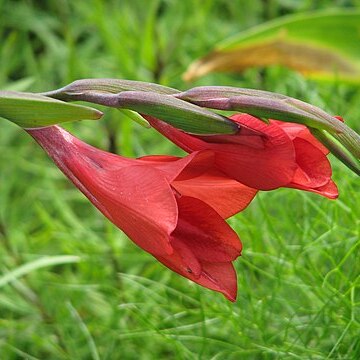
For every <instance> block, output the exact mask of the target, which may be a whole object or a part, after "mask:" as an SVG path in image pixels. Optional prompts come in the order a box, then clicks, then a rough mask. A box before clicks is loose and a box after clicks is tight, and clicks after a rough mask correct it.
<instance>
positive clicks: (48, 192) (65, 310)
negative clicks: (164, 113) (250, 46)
mask: <svg viewBox="0 0 360 360" xmlns="http://www.w3.org/2000/svg"><path fill="white" fill-rule="evenodd" d="M146 4H148V5H147V6H148V8H147V9H146V11H144V1H141V0H132V1H123V2H116V1H109V2H103V1H100V0H89V1H87V2H85V1H76V2H75V1H66V0H64V1H61V2H59V1H55V0H54V1H52V0H51V1H47V2H36V1H18V2H12V1H8V0H0V9H1V10H2V11H1V12H0V24H1V25H0V39H1V47H0V59H1V67H0V85H1V88H2V89H8V88H12V89H18V90H28V91H45V90H49V89H52V88H55V87H59V86H62V85H64V84H66V83H68V82H70V81H72V80H75V79H77V78H84V77H118V78H128V79H138V80H144V81H155V82H159V83H162V84H164V85H169V86H174V87H178V88H180V89H185V88H187V87H190V86H194V85H200V84H214V85H215V84H216V85H220V84H221V85H234V86H239V87H256V88H261V89H266V90H271V91H277V92H282V93H286V94H288V95H290V96H295V97H298V98H300V99H303V100H305V101H308V102H311V103H314V104H316V105H319V106H321V107H323V108H324V109H326V110H327V111H329V112H331V113H334V114H341V115H343V116H344V118H345V119H347V121H348V123H349V125H350V126H352V127H353V128H354V129H356V130H357V131H358V132H359V131H360V126H359V122H358V119H359V118H360V107H359V103H360V91H359V89H357V88H353V87H350V86H348V85H344V84H341V83H333V84H319V83H314V82H312V81H309V80H306V79H304V78H303V77H302V76H300V75H298V74H296V73H293V72H291V71H289V70H286V69H283V68H278V67H273V68H271V69H267V70H263V71H258V70H249V71H247V72H246V73H245V74H243V75H219V74H216V75H209V76H207V77H206V78H203V79H200V80H198V81H197V82H196V83H194V84H184V83H183V82H182V80H181V74H182V73H183V71H184V70H185V68H186V66H187V65H188V64H189V63H190V62H191V61H192V60H193V59H194V58H196V57H198V56H201V55H202V54H204V53H206V52H207V51H208V50H209V49H210V48H211V46H212V44H213V43H215V42H217V41H219V40H220V39H222V38H224V37H226V36H228V35H231V34H233V33H235V32H237V31H239V30H241V29H245V28H248V27H250V26H252V25H255V24H258V23H261V22H262V21H264V20H265V19H269V18H273V17H277V16H281V15H283V14H285V13H290V12H295V11H299V10H310V9H313V8H314V7H315V5H313V4H311V3H310V2H307V1H299V2H290V1H287V2H285V1H278V2H275V1H260V0H257V1H251V2H248V1H226V0H218V1H214V0H204V1H187V0H186V1H185V0H183V1H179V2H178V1H171V0H168V1H148V2H146ZM334 4H335V5H338V6H351V5H352V6H360V4H359V2H357V1H346V2H345V1H336V2H334V1H331V2H330V1H325V0H324V1H321V2H319V4H318V6H317V7H324V8H325V7H327V6H329V5H334ZM67 128H68V129H70V130H72V131H73V132H74V133H75V134H76V135H77V136H79V137H80V138H82V139H84V140H86V141H88V142H90V143H91V144H94V145H97V146H99V147H101V148H104V149H105V148H112V149H115V150H116V151H117V152H119V153H122V154H123V155H126V156H140V155H143V154H152V153H173V154H181V152H179V150H177V149H176V148H175V147H174V146H173V145H171V144H170V143H169V142H167V141H166V140H165V139H162V138H161V137H160V136H159V135H157V134H156V133H155V132H154V131H152V130H145V129H143V128H141V127H139V126H138V125H137V124H133V123H130V122H129V121H128V120H126V119H124V118H122V117H121V115H120V114H119V113H118V112H117V111H115V110H113V111H108V110H106V116H105V118H104V120H102V121H100V122H82V123H75V124H70V125H67ZM0 153H1V160H0V169H1V170H0V257H1V266H0V354H1V358H2V359H9V360H12V359H93V360H97V359H102V360H106V359H168V358H175V359H358V358H360V276H359V274H360V262H359V258H360V197H359V190H360V188H359V181H358V178H357V177H356V176H355V175H353V174H352V173H350V171H349V170H347V169H346V168H345V167H344V166H343V165H342V164H340V163H339V162H338V161H337V160H336V159H334V158H332V159H331V161H332V164H333V168H334V179H335V181H336V182H337V184H338V186H339V189H340V193H341V195H340V198H339V199H338V200H337V201H329V200H327V199H324V198H321V197H320V196H317V195H315V194H310V193H304V192H300V191H295V190H290V189H280V190H277V191H273V192H266V193H265V192H263V193H260V194H259V196H258V197H257V198H256V199H255V200H254V202H253V203H252V204H251V205H250V206H249V207H248V209H247V210H246V211H244V212H243V213H241V214H238V215H237V216H235V217H234V218H232V219H231V220H230V223H231V225H232V226H233V227H234V228H235V229H236V231H237V232H238V233H239V235H240V237H241V239H242V241H243V244H244V251H243V256H242V257H241V258H240V259H239V260H237V261H236V268H237V272H238V274H239V276H238V277H239V280H238V286H239V296H238V301H237V302H236V303H235V304H232V303H230V302H228V301H226V300H225V299H224V298H223V297H222V296H221V295H220V294H216V293H213V292H211V291H209V290H206V289H203V288H200V287H199V286H196V285H195V284H192V283H189V282H188V281H187V280H185V279H183V278H180V277H179V276H177V275H175V274H173V273H171V272H170V271H169V270H167V269H166V268H164V267H163V266H162V265H160V264H158V263H157V262H156V261H154V259H153V258H152V257H151V256H150V255H148V254H146V253H144V252H143V251H141V250H139V249H138V248H137V247H136V246H135V245H133V244H132V243H131V242H130V241H129V240H128V239H127V238H126V236H125V235H124V234H123V233H121V232H120V231H119V230H118V229H117V228H115V227H114V226H113V225H111V224H110V223H109V221H107V220H106V219H105V218H103V217H102V216H101V215H100V214H99V213H98V212H97V211H96V210H95V209H94V208H93V207H92V206H91V205H90V204H89V203H88V202H87V200H86V199H85V198H84V197H83V196H82V195H81V194H80V193H79V192H78V191H77V190H76V189H75V188H73V187H72V186H71V184H69V183H68V181H67V180H66V179H65V178H64V176H63V175H62V174H61V173H60V172H59V171H58V169H57V168H56V167H55V166H54V165H53V164H52V163H51V162H50V160H49V159H47V157H46V156H45V154H44V153H43V152H42V151H41V149H40V148H39V147H37V146H36V145H35V143H34V142H33V141H32V140H31V139H30V137H28V136H27V135H26V134H25V133H24V132H22V131H20V130H19V129H18V128H17V127H15V126H14V125H12V124H11V123H8V122H6V121H1V131H0Z"/></svg>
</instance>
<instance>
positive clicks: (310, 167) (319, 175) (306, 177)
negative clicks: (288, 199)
mask: <svg viewBox="0 0 360 360" xmlns="http://www.w3.org/2000/svg"><path fill="white" fill-rule="evenodd" d="M294 146H295V151H296V162H297V164H298V166H299V168H300V169H301V171H297V172H296V173H295V176H294V179H293V181H292V182H291V184H292V185H294V184H299V185H302V186H304V187H309V188H318V187H320V186H323V185H326V184H327V183H328V182H329V180H330V178H331V175H332V170H331V165H330V163H329V160H328V159H327V157H326V156H325V154H324V153H323V152H322V151H321V150H319V149H318V148H317V147H315V146H313V145H312V144H311V143H309V142H308V141H306V140H303V139H301V138H295V139H294Z"/></svg>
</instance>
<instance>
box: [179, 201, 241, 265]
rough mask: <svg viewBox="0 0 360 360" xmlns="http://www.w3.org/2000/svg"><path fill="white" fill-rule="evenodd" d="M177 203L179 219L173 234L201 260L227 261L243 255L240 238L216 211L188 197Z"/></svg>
mask: <svg viewBox="0 0 360 360" xmlns="http://www.w3.org/2000/svg"><path fill="white" fill-rule="evenodd" d="M177 202H178V209H179V218H178V225H177V227H176V229H175V231H174V232H173V233H172V237H173V238H177V239H178V240H179V241H181V242H182V243H184V244H186V245H187V246H188V247H189V248H190V249H191V251H192V252H193V253H194V255H195V256H196V258H197V259H198V260H200V261H210V262H227V261H231V260H234V259H236V258H237V257H238V256H239V255H240V254H241V242H240V239H239V237H238V236H237V234H236V233H235V232H234V231H233V230H232V228H231V227H230V226H229V225H228V224H227V223H226V221H224V220H223V219H222V218H221V216H220V215H219V214H218V213H217V212H216V211H215V210H213V209H212V208H211V207H209V206H208V205H206V204H205V203H203V202H202V201H200V200H198V199H195V198H191V197H187V196H183V197H181V198H180V199H177Z"/></svg>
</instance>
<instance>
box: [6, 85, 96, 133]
mask: <svg viewBox="0 0 360 360" xmlns="http://www.w3.org/2000/svg"><path fill="white" fill-rule="evenodd" d="M101 116H102V112H100V111H99V110H96V109H93V108H91V107H87V106H82V105H76V104H69V103H66V102H63V101H59V100H56V99H51V98H49V97H46V96H42V95H37V94H31V93H22V92H15V91H0V117H3V118H5V119H7V120H9V121H12V122H14V123H15V124H17V125H19V126H21V127H23V128H35V127H43V126H50V125H54V124H60V123H63V122H67V121H76V120H84V119H88V120H97V119H99V118H100V117H101Z"/></svg>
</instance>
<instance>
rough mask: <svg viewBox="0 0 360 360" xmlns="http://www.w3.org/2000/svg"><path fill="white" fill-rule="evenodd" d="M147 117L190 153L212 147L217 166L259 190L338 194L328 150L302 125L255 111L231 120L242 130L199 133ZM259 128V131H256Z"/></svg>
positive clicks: (159, 129) (155, 126)
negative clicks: (255, 114) (259, 115)
mask: <svg viewBox="0 0 360 360" xmlns="http://www.w3.org/2000/svg"><path fill="white" fill-rule="evenodd" d="M145 117H146V119H147V120H148V121H149V122H150V124H151V125H152V126H153V127H154V128H155V129H157V130H158V131H159V132H160V133H161V134H162V135H164V136H166V137H167V138H168V139H169V140H171V141H172V142H174V143H175V144H176V145H178V146H179V147H181V148H182V149H184V150H185V151H187V152H189V153H191V152H192V151H200V150H212V151H213V152H214V153H215V164H216V167H217V168H218V169H219V170H221V171H222V172H224V173H225V174H226V175H227V176H229V177H231V178H233V179H235V180H237V181H239V182H240V183H243V184H245V185H247V186H250V187H253V188H256V189H259V190H272V189H276V188H279V187H291V188H296V189H301V190H306V191H312V192H315V193H318V194H321V195H323V196H326V197H328V198H331V199H334V198H336V197H337V196H338V191H337V187H336V185H335V184H334V182H333V181H332V180H331V174H332V170H331V166H330V163H329V161H328V159H327V157H326V155H327V154H328V150H327V149H326V148H325V147H324V146H323V145H322V144H321V143H320V142H319V141H318V140H317V139H316V138H315V137H314V136H313V135H312V134H311V133H310V131H309V130H308V129H307V128H306V127H305V126H303V125H300V124H294V123H285V122H281V121H275V120H270V123H269V124H265V123H264V122H263V121H261V120H259V119H257V118H256V117H253V116H251V115H248V114H236V115H233V116H231V119H232V120H233V121H235V122H236V123H238V124H239V125H240V131H239V132H238V134H236V135H213V136H194V135H190V134H187V133H184V132H182V131H180V130H178V129H176V128H174V127H172V126H170V125H168V124H166V123H164V122H162V121H160V120H158V119H155V118H152V117H149V116H145ZM247 129H251V130H252V131H251V132H249V131H248V130H247ZM254 130H255V131H258V134H259V135H254Z"/></svg>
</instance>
